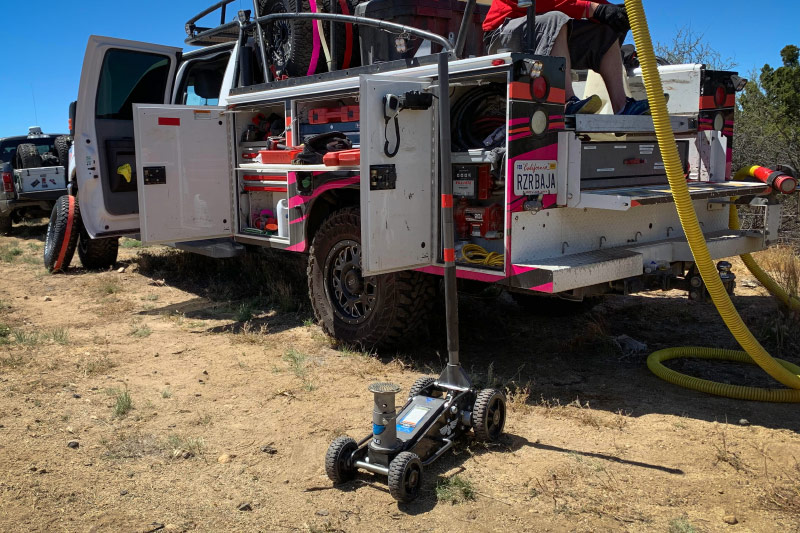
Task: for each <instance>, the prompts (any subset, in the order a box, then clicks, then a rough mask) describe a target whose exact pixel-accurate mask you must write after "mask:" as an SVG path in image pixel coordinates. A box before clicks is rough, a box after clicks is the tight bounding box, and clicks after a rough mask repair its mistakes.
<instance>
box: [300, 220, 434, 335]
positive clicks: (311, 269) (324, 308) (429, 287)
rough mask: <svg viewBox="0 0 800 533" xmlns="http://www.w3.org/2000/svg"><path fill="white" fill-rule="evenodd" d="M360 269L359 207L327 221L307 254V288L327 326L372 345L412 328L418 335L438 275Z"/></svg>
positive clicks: (319, 318)
mask: <svg viewBox="0 0 800 533" xmlns="http://www.w3.org/2000/svg"><path fill="white" fill-rule="evenodd" d="M361 272H362V271H361V217H360V213H359V210H358V209H357V208H345V209H342V210H340V211H336V212H335V213H333V214H332V215H331V216H329V217H328V219H327V220H326V221H325V222H324V223H323V224H322V227H320V229H319V230H318V231H317V233H316V235H315V236H314V240H313V242H312V245H311V250H310V254H309V259H308V272H307V273H308V294H309V297H310V299H311V306H312V308H313V309H314V316H315V318H316V319H317V321H318V322H319V323H320V325H321V326H322V328H323V330H324V331H325V332H326V333H327V334H328V335H330V336H332V337H334V338H336V339H338V340H340V341H342V342H345V343H348V344H357V345H361V346H363V347H367V348H371V347H375V346H392V345H397V344H398V343H399V342H400V341H401V339H402V338H403V336H404V335H406V334H409V333H414V335H415V338H416V337H417V336H418V335H419V333H420V332H421V331H422V322H423V321H424V319H425V316H427V313H428V312H429V310H430V307H431V305H432V302H433V295H434V293H435V281H436V280H435V278H433V277H432V276H428V275H425V274H422V273H419V272H409V271H406V272H396V273H392V274H383V275H380V276H369V277H363V276H362V273H361Z"/></svg>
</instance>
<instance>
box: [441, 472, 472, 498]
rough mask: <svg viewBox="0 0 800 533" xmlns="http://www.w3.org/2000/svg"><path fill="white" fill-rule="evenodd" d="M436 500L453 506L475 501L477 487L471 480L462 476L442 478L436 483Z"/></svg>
mask: <svg viewBox="0 0 800 533" xmlns="http://www.w3.org/2000/svg"><path fill="white" fill-rule="evenodd" d="M436 499H437V500H439V501H440V502H448V503H451V504H453V505H455V504H457V503H464V502H468V501H473V500H474V499H475V487H473V485H472V482H471V481H470V480H468V479H466V478H463V477H461V476H453V477H449V478H440V479H439V480H438V481H437V482H436Z"/></svg>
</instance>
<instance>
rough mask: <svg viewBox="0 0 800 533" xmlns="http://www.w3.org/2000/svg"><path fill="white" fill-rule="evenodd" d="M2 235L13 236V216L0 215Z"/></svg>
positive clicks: (0, 232) (0, 233)
mask: <svg viewBox="0 0 800 533" xmlns="http://www.w3.org/2000/svg"><path fill="white" fill-rule="evenodd" d="M0 235H11V215H0Z"/></svg>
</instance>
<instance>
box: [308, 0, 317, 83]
mask: <svg viewBox="0 0 800 533" xmlns="http://www.w3.org/2000/svg"><path fill="white" fill-rule="evenodd" d="M308 5H309V7H310V8H311V12H312V13H316V12H317V0H309V2H308ZM311 29H312V35H313V43H312V51H311V63H310V64H309V65H308V76H312V75H313V74H314V73H315V72H316V71H317V62H318V61H319V50H320V40H319V30H318V29H317V21H316V20H313V21H311Z"/></svg>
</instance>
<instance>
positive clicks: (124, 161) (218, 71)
mask: <svg viewBox="0 0 800 533" xmlns="http://www.w3.org/2000/svg"><path fill="white" fill-rule="evenodd" d="M235 49H236V45H235V44H234V43H223V44H220V45H217V46H210V47H206V48H203V49H200V50H195V51H191V52H188V53H183V52H182V50H181V49H179V48H173V47H167V46H161V45H156V44H148V43H141V42H135V41H126V40H122V39H115V38H110V37H100V36H94V35H93V36H91V37H90V38H89V43H88V45H87V48H86V55H85V57H84V62H83V71H82V73H81V81H80V87H79V91H78V102H77V109H76V116H75V122H74V126H75V132H76V133H75V139H74V161H75V164H74V169H73V174H72V177H73V178H74V179H75V182H76V185H77V189H78V191H79V198H80V201H81V202H82V204H84V205H85V206H86V208H85V209H84V210H83V214H82V219H83V224H84V227H85V229H86V232H87V233H88V235H89V236H90V237H91V238H93V239H99V238H108V237H118V236H121V235H132V234H137V233H139V199H138V192H137V189H138V185H137V174H136V151H135V145H134V108H133V104H134V103H138V104H161V105H163V104H178V105H182V106H193V107H206V106H218V105H222V106H224V105H225V104H226V101H227V96H228V91H229V90H230V88H231V86H232V80H233V76H234V68H235V62H234V61H232V60H231V59H232V57H235V52H234V50H235Z"/></svg>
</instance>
